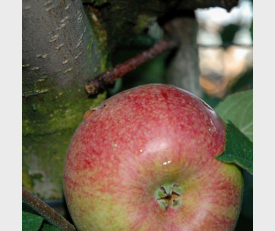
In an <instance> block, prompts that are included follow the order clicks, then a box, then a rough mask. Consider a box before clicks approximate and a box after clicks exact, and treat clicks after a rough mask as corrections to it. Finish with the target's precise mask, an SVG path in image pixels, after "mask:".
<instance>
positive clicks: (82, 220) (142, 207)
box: [63, 84, 243, 231]
mask: <svg viewBox="0 0 275 231" xmlns="http://www.w3.org/2000/svg"><path fill="white" fill-rule="evenodd" d="M224 146H225V125H224V123H223V121H222V120H221V119H220V117H219V116H218V115H217V114H216V113H215V112H214V111H213V109H211V108H210V107H209V106H208V105H207V104H206V103H205V102H203V101H202V100H201V99H199V98H197V97H196V96H194V95H192V94H191V93H189V92H187V91H184V90H182V89H179V88H176V87H174V86H171V85H162V84H149V85H144V86H140V87H136V88H133V89H130V90H127V91H124V92H121V93H119V94H117V95H115V96H113V97H111V98H109V99H107V100H106V101H105V102H103V103H102V104H101V105H99V106H98V107H97V108H95V109H92V110H90V111H89V112H87V113H86V116H85V120H84V121H83V122H82V123H81V124H80V126H79V127H78V129H77V130H76V132H75V134H74V136H73V138H72V140H71V143H70V145H69V148H68V152H67V156H66V160H65V165H64V175H63V185H64V193H65V198H66V202H67V205H68V209H69V212H70V214H71V217H72V219H73V221H74V224H75V225H76V227H77V229H78V230H79V231H84V230H131V231H133V230H152V231H155V230H173V231H175V230H187V231H190V230H207V231H208V230H211V231H213V230H221V231H226V230H234V227H235V225H236V222H237V220H238V216H239V212H240V207H241V203H242V194H243V177H242V173H241V171H240V170H239V168H238V167H236V166H235V165H233V164H226V163H223V162H220V161H218V160H217V159H215V156H217V155H219V154H220V153H221V152H222V151H223V150H224Z"/></svg>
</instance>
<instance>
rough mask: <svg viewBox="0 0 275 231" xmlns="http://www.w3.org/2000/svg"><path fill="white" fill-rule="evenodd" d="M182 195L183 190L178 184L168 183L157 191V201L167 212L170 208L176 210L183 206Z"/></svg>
mask: <svg viewBox="0 0 275 231" xmlns="http://www.w3.org/2000/svg"><path fill="white" fill-rule="evenodd" d="M182 193H183V188H182V187H181V186H180V185H179V184H178V183H172V184H171V183H167V184H164V185H162V186H160V187H159V188H158V189H157V191H156V200H157V202H158V204H159V206H160V207H161V209H163V210H167V209H168V208H169V207H170V208H173V209H176V208H179V207H180V206H182V202H181V195H182Z"/></svg>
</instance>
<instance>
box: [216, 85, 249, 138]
mask: <svg viewBox="0 0 275 231" xmlns="http://www.w3.org/2000/svg"><path fill="white" fill-rule="evenodd" d="M215 111H216V112H217V113H218V114H219V115H220V117H221V118H222V119H223V121H224V122H225V123H227V121H228V120H230V121H232V123H234V125H235V126H236V127H237V128H238V129H239V130H240V131H241V132H242V133H243V134H244V135H246V136H247V137H248V138H249V140H250V141H252V142H253V90H249V91H242V92H238V93H235V94H232V95H229V96H228V97H226V99H225V100H224V101H222V102H221V103H219V105H218V106H217V107H216V108H215Z"/></svg>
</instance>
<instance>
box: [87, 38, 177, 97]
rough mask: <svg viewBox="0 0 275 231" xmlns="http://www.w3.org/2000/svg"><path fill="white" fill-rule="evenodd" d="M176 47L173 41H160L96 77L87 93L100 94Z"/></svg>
mask: <svg viewBox="0 0 275 231" xmlns="http://www.w3.org/2000/svg"><path fill="white" fill-rule="evenodd" d="M175 47H176V43H175V42H173V41H160V42H158V43H156V44H155V45H154V46H152V47H151V48H149V49H148V50H146V51H144V52H142V53H141V54H139V55H137V56H135V57H134V58H132V59H130V60H128V61H126V62H124V63H122V64H120V65H117V66H116V67H115V68H113V69H111V70H109V71H106V72H103V73H101V74H99V75H98V76H96V77H95V78H94V79H93V80H91V81H89V82H88V83H87V84H86V86H85V89H86V92H87V93H88V94H89V95H93V94H96V93H98V91H99V90H101V89H103V88H104V87H105V86H106V85H109V84H112V83H114V82H115V80H117V79H118V78H120V77H122V76H123V75H125V74H126V73H128V72H129V71H131V70H133V69H135V68H137V67H138V66H140V65H141V64H143V63H145V62H147V61H149V60H151V59H153V58H155V57H156V56H158V55H160V54H162V53H163V52H165V51H167V50H170V49H172V48H175Z"/></svg>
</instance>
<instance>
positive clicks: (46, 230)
mask: <svg viewBox="0 0 275 231" xmlns="http://www.w3.org/2000/svg"><path fill="white" fill-rule="evenodd" d="M42 231H61V229H59V228H57V227H56V226H53V225H50V224H44V225H43V227H42Z"/></svg>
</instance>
